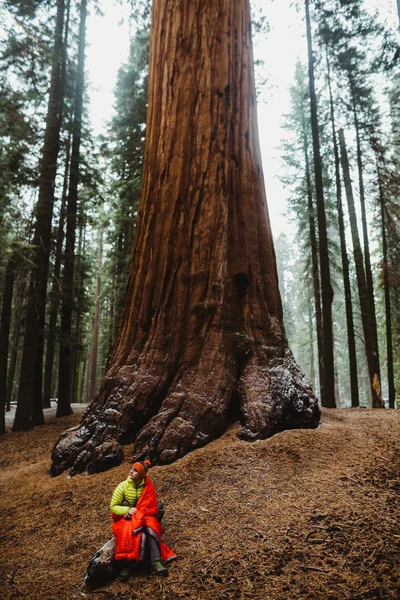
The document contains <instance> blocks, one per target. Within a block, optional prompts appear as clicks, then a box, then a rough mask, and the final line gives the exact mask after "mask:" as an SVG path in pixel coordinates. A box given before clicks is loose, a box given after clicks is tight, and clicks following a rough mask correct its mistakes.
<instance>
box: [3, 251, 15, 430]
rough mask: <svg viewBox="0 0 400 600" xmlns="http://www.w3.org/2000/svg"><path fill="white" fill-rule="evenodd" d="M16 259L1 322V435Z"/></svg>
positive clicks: (9, 269) (9, 270)
mask: <svg viewBox="0 0 400 600" xmlns="http://www.w3.org/2000/svg"><path fill="white" fill-rule="evenodd" d="M14 276H15V257H14V251H13V253H12V255H11V256H10V258H9V259H8V262H7V267H6V274H5V281H4V290H3V302H2V307H1V321H0V434H2V433H5V431H6V422H5V409H6V403H7V400H6V395H7V368H8V348H9V342H10V325H11V311H12V299H13V291H14Z"/></svg>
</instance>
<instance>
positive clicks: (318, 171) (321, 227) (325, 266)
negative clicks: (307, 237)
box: [305, 0, 336, 408]
mask: <svg viewBox="0 0 400 600" xmlns="http://www.w3.org/2000/svg"><path fill="white" fill-rule="evenodd" d="M305 9H306V29H307V46H308V73H309V84H310V109H311V129H312V137H313V150H314V173H315V196H316V203H317V219H318V240H319V262H320V274H321V300H322V328H323V357H324V358H323V360H324V366H323V371H324V381H323V382H322V394H321V404H322V406H325V407H327V408H335V406H336V403H335V376H334V365H333V322H332V302H333V289H332V285H331V275H330V265H329V251H328V233H327V227H326V213H325V200H324V187H323V180H322V159H321V151H320V142H319V126H318V113H317V95H316V93H315V80H314V63H313V60H314V59H313V50H312V36H311V21H310V7H309V0H305Z"/></svg>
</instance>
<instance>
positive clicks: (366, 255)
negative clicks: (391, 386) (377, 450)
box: [349, 72, 381, 381]
mask: <svg viewBox="0 0 400 600" xmlns="http://www.w3.org/2000/svg"><path fill="white" fill-rule="evenodd" d="M349 80H350V89H351V96H352V103H353V116H354V128H355V131H356V146H357V169H358V185H359V192H360V207H361V224H362V231H363V240H364V264H365V278H366V283H367V291H368V302H369V311H370V314H371V320H372V331H371V334H372V335H373V344H374V348H375V350H374V351H375V352H376V356H377V358H376V360H377V376H378V377H379V381H381V370H380V361H379V345H378V327H377V323H376V311H375V295H374V282H373V278H372V267H371V255H370V251H369V239H368V226H367V211H366V206H365V188H364V174H363V161H362V149H361V139H360V124H359V120H358V114H357V103H356V98H355V92H354V84H353V79H352V76H351V73H350V72H349Z"/></svg>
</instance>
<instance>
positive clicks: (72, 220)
mask: <svg viewBox="0 0 400 600" xmlns="http://www.w3.org/2000/svg"><path fill="white" fill-rule="evenodd" d="M86 4H87V3H86V0H82V1H81V9H80V26H79V50H78V67H77V76H76V90H75V102H74V124H73V133H72V149H71V171H70V178H69V191H68V202H67V230H66V234H65V260H64V270H63V278H62V304H61V324H60V355H59V370H58V393H57V397H58V403H57V417H63V416H66V415H69V414H71V412H72V408H71V388H72V380H73V374H72V363H73V352H72V343H73V341H72V310H73V303H74V268H75V238H76V212H77V202H78V183H79V161H80V144H81V132H82V108H83V87H84V80H85V45H86V41H85V40H86V14H87V10H86Z"/></svg>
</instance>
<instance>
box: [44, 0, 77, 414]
mask: <svg viewBox="0 0 400 600" xmlns="http://www.w3.org/2000/svg"><path fill="white" fill-rule="evenodd" d="M70 13H71V0H67V5H66V20H65V35H64V43H63V58H62V66H61V80H62V81H65V73H66V65H67V49H68V36H69V20H70ZM70 154H71V135H69V136H68V140H67V148H66V157H65V168H64V182H63V191H62V196H61V208H60V219H59V224H58V231H57V240H56V254H55V259H54V272H53V282H52V288H51V297H50V310H49V326H48V335H47V345H46V361H45V369H44V383H43V408H50V398H51V397H52V387H53V385H52V383H53V375H54V373H53V371H54V351H55V342H56V329H57V318H58V309H59V305H60V294H61V289H60V288H61V283H60V273H61V258H62V247H63V242H64V222H65V204H66V199H67V192H68V179H69V165H70Z"/></svg>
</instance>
